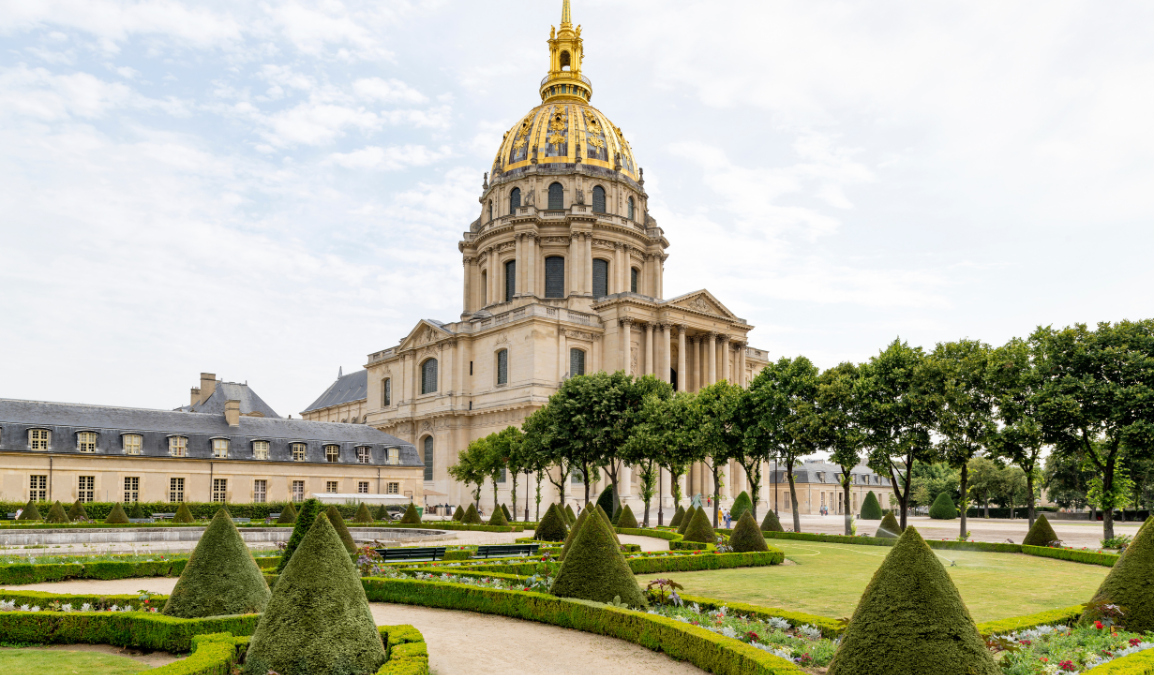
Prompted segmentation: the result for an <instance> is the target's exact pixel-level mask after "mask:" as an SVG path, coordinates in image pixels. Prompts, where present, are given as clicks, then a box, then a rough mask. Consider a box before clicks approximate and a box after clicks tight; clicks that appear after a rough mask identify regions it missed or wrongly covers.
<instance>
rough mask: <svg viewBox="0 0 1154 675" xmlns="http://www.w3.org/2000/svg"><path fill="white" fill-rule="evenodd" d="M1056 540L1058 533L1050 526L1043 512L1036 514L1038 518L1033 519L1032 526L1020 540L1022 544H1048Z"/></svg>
mask: <svg viewBox="0 0 1154 675" xmlns="http://www.w3.org/2000/svg"><path fill="white" fill-rule="evenodd" d="M1056 541H1058V533H1057V532H1055V531H1054V528H1053V527H1051V526H1050V521H1049V520H1046V516H1045V514H1038V519H1037V520H1035V521H1034V526H1033V527H1031V528H1030V531H1029V532H1027V533H1026V538H1025V539H1023V540H1022V546H1049V545H1051V544H1052V543H1054V542H1056Z"/></svg>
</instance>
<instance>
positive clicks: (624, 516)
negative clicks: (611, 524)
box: [616, 504, 638, 529]
mask: <svg viewBox="0 0 1154 675" xmlns="http://www.w3.org/2000/svg"><path fill="white" fill-rule="evenodd" d="M637 526H638V525H637V516H635V515H633V509H631V508H629V505H628V504H626V505H625V506H622V507H621V513H620V515H618V516H617V525H616V527H624V528H630V529H636V528H637Z"/></svg>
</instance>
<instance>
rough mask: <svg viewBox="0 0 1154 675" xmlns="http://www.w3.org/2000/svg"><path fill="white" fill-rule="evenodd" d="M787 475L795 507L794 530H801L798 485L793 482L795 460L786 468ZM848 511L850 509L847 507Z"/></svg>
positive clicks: (791, 503)
mask: <svg viewBox="0 0 1154 675" xmlns="http://www.w3.org/2000/svg"><path fill="white" fill-rule="evenodd" d="M785 477H786V479H787V480H789V503H790V506H791V508H793V531H794V532H801V514H800V513H798V512H797V486H795V485H794V482H793V462H790V463H789V465H788V466H787V467H786V469H785ZM846 511H847V512H848V511H849V509H846Z"/></svg>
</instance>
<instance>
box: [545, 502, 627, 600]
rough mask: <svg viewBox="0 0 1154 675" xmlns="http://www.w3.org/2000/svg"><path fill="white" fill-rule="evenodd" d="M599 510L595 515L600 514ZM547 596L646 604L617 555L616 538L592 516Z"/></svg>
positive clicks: (578, 532) (622, 560)
mask: <svg viewBox="0 0 1154 675" xmlns="http://www.w3.org/2000/svg"><path fill="white" fill-rule="evenodd" d="M599 507H600V505H598V511H600V512H601V513H602V514H604V511H601V510H600V508H599ZM586 510H588V509H586ZM549 592H550V593H552V594H553V595H556V596H558V597H562V598H579V599H582V600H593V601H595V602H612V601H613V600H614V599H615V598H616V599H619V600H620V602H623V603H625V604H627V605H629V606H630V607H644V606H645V605H647V604H648V603H647V602H646V600H645V594H644V593H643V592H642V591H641V587H640V586H638V585H637V579H636V578H635V577H634V576H633V571H632V570H631V569H629V564H628V563H626V562H625V556H623V555H621V549H620V547H619V545H618V542H617V540H616V534H615V533H614V532H613V530H612V529H611V528H610V525H609V524H608V523H607V522H605V519H603V518H598V517H596V516H590V517H589V518H586V519H585V523H584V524H583V525H582V526H581V529H579V530H577V533H576V534H575V535H574V536H573V542H572V544H571V546H570V547H569V551H568V552H567V553H566V555H565V561H564V562H563V563H562V564H561V569H560V570H558V572H557V578H556V579H554V580H553V586H552V587H551V588H550V589H549Z"/></svg>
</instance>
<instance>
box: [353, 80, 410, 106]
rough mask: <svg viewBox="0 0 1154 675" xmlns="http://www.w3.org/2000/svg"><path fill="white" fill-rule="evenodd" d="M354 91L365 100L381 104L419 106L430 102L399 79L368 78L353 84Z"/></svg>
mask: <svg viewBox="0 0 1154 675" xmlns="http://www.w3.org/2000/svg"><path fill="white" fill-rule="evenodd" d="M353 90H354V91H355V92H356V93H357V95H358V96H359V97H361V98H363V99H368V100H372V101H379V102H381V103H408V104H412V105H417V104H421V103H426V102H428V100H429V99H428V97H426V96H425V95H424V94H422V93H421V92H419V91H417V90H416V89H413V88H412V87H410V86H409V85H407V84H405V83H404V82H402V81H400V80H398V79H395V78H394V79H389V80H384V79H381V78H379V77H366V78H362V79H359V80H357V81H356V82H354V83H353Z"/></svg>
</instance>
